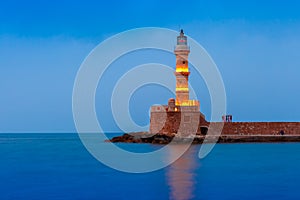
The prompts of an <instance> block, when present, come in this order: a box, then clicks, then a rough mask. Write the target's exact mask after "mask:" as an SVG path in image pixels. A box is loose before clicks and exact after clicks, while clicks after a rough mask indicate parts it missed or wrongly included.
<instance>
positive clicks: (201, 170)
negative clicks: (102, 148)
mask: <svg viewBox="0 0 300 200" xmlns="http://www.w3.org/2000/svg"><path fill="white" fill-rule="evenodd" d="M114 135H117V134H110V135H109V137H112V136H114ZM119 146H120V147H121V148H124V149H126V150H130V149H132V150H133V151H145V152H147V151H151V150H153V149H157V148H160V147H159V145H153V144H129V143H126V144H119ZM175 148H176V147H175ZM199 149H200V145H192V146H191V147H190V149H189V150H188V151H187V152H186V153H185V154H184V155H183V156H182V157H181V158H180V159H178V160H177V161H176V162H174V163H173V164H171V165H169V166H167V167H165V168H163V169H160V170H157V171H153V172H149V173H126V172H120V171H117V170H115V169H112V168H110V167H108V166H106V165H104V164H102V163H101V162H99V161H98V160H97V159H95V158H94V157H93V156H92V155H91V154H90V153H89V151H87V149H86V148H85V146H84V145H83V144H82V142H81V140H80V139H79V136H78V135H77V134H76V133H67V134H65V133H61V134H58V133H53V134H50V133H47V134H46V133H32V134H29V133H18V134H16V133H7V134H3V133H2V134H0V199H1V200H6V199H22V200H24V199H30V200H35V199H38V200H47V199H51V200H52V199H64V200H65V199H67V200H69V199H70V200H74V199H88V200H93V199H95V200H96V199H97V200H98V199H149V200H159V199H176V200H177V199H178V200H181V199H203V200H209V199H228V200H233V199H243V200H244V199H246V200H247V199H249V200H250V199H251V200H253V199H257V200H258V199H272V200H274V199H297V200H298V199H300V143H241V144H217V145H216V146H215V147H214V149H213V150H212V151H211V152H210V153H209V154H208V156H206V157H205V158H203V159H200V158H199V157H198V152H199Z"/></svg>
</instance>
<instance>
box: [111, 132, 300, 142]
mask: <svg viewBox="0 0 300 200" xmlns="http://www.w3.org/2000/svg"><path fill="white" fill-rule="evenodd" d="M204 139H205V136H203V135H196V136H195V137H194V138H191V137H178V136H176V135H175V134H155V135H151V134H149V133H148V132H135V133H129V134H128V133H125V134H123V135H121V136H116V137H113V138H112V139H110V140H108V141H106V142H113V143H117V142H122V143H151V144H168V143H170V142H171V141H173V142H174V143H186V142H192V143H193V144H202V143H203V142H204ZM191 140H193V141H191ZM216 140H217V143H250V142H256V143H268V142H269V143H270V142H300V135H221V136H220V137H218V136H208V137H206V140H205V143H211V142H214V141H216Z"/></svg>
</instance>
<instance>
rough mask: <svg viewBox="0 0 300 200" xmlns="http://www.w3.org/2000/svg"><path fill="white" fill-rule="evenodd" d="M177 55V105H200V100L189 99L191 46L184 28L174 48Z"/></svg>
mask: <svg viewBox="0 0 300 200" xmlns="http://www.w3.org/2000/svg"><path fill="white" fill-rule="evenodd" d="M174 53H175V56H176V70H175V76H176V101H175V104H176V106H198V107H199V101H197V100H190V99H189V84H188V80H189V75H190V72H189V67H188V55H189V53H190V48H189V47H188V45H187V37H186V36H185V35H184V33H183V30H181V31H180V35H179V36H178V37H177V45H176V48H175V50H174Z"/></svg>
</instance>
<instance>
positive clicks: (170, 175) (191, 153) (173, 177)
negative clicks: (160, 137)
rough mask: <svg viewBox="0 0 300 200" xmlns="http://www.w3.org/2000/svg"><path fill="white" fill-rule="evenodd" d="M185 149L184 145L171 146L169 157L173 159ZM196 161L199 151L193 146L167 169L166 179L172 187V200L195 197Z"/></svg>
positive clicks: (170, 194) (170, 195)
mask: <svg viewBox="0 0 300 200" xmlns="http://www.w3.org/2000/svg"><path fill="white" fill-rule="evenodd" d="M184 148H185V147H184V145H169V153H170V155H169V156H170V157H171V158H172V156H173V157H174V156H176V154H177V153H178V152H180V151H182V149H184ZM196 159H197V149H196V146H192V147H191V148H189V150H188V151H187V152H185V154H184V155H183V156H182V157H181V158H179V159H178V160H177V161H175V162H174V163H173V164H172V165H171V166H169V167H168V168H167V173H166V177H167V182H168V185H169V186H170V193H169V197H170V199H174V200H182V199H192V198H193V197H194V190H195V184H196V180H195V179H196V177H195V175H196V174H195V169H196V167H197V164H196V162H195V160H196Z"/></svg>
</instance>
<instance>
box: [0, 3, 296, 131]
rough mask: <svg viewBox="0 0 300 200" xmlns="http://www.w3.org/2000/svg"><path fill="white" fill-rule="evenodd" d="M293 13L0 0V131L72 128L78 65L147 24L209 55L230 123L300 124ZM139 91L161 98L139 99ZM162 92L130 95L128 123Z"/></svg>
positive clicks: (266, 6)
mask: <svg viewBox="0 0 300 200" xmlns="http://www.w3.org/2000/svg"><path fill="white" fill-rule="evenodd" d="M299 10H300V3H298V2H297V1H274V2H272V1H264V2H262V1H247V2H242V1H178V2H176V1H128V2H125V1H124V2H121V1H103V2H101V1H82V2H76V1H54V2H51V3H49V2H48V1H20V2H19V1H6V2H1V3H0V95H1V98H0V113H1V115H0V132H74V131H75V127H74V123H73V118H72V89H73V83H74V79H75V76H76V73H77V70H78V69H79V67H80V64H81V62H82V61H83V60H84V58H85V57H86V56H87V55H88V53H89V52H90V51H91V50H92V49H93V48H94V47H95V46H96V45H97V44H98V43H100V42H101V41H103V40H105V39H106V38H108V37H110V36H112V35H114V34H116V33H119V32H121V31H125V30H128V29H132V28H137V27H147V26H155V27H164V28H170V29H174V30H178V29H179V26H180V27H182V28H184V30H185V32H186V33H187V34H188V35H190V36H191V37H193V38H194V39H196V40H197V41H198V42H199V43H200V44H201V45H202V46H203V47H204V48H205V49H206V50H207V51H208V53H209V54H210V55H211V56H212V58H213V59H214V61H215V62H216V64H217V66H218V68H219V70H220V72H221V75H222V77H223V80H224V83H225V88H226V92H227V110H228V112H229V113H230V114H232V115H233V118H234V120H236V121H299V120H300V107H299V106H298V102H300V94H299V85H300V84H299V83H300V81H299V74H300V59H299V49H300V12H299ZM145 55H147V53H145ZM130 56H134V55H129V57H130ZM164 56H165V57H164V58H160V59H165V60H167V61H166V63H168V64H170V65H172V64H174V62H175V61H174V60H172V59H174V58H173V57H172V55H164ZM139 57H140V56H139ZM154 59H156V60H159V59H157V58H154ZM142 61H144V60H143V59H141V60H140V62H142ZM145 61H147V62H150V61H151V58H145ZM124 62H125V61H124ZM119 64H120V65H121V63H120V62H119ZM115 65H116V67H115V69H116V72H117V69H118V68H117V67H118V66H117V65H118V63H116V64H115ZM129 68H130V66H128V69H129ZM191 82H192V83H193V84H196V85H197V84H198V85H200V86H199V90H201V91H199V93H200V97H199V100H200V101H201V105H202V106H201V111H202V112H204V113H205V114H206V115H207V116H209V115H210V114H209V112H210V102H209V95H208V93H207V91H205V88H204V89H203V82H202V80H200V79H197V78H196V76H194V78H192V77H191ZM143 90H145V91H146V90H147V91H148V92H157V94H160V95H149V96H147V100H146V101H142V100H143V97H144V96H143V92H145V91H143ZM202 90H203V92H202ZM99 93H101V91H99ZM170 95H172V94H171V93H169V92H164V91H163V90H162V88H159V87H154V86H153V87H146V88H142V89H141V90H140V91H137V92H136V93H135V94H134V96H133V99H132V102H133V103H132V104H131V106H130V110H131V112H132V117H133V119H134V120H136V122H137V123H138V124H141V125H145V124H146V123H147V122H148V120H149V119H148V108H149V105H151V104H154V103H166V102H167V99H168V98H169V96H170ZM97 98H98V99H99V98H101V97H100V96H99V95H98V96H97ZM134 102H140V103H139V104H138V105H136V104H135V103H134ZM96 106H97V107H98V111H99V112H105V113H102V114H105V115H106V114H107V116H108V117H107V119H105V120H106V121H105V120H104V121H102V123H103V124H105V130H107V131H116V130H118V128H117V127H116V126H115V124H114V123H113V120H112V119H111V117H109V116H110V113H109V111H108V110H106V111H103V110H101V105H96Z"/></svg>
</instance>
